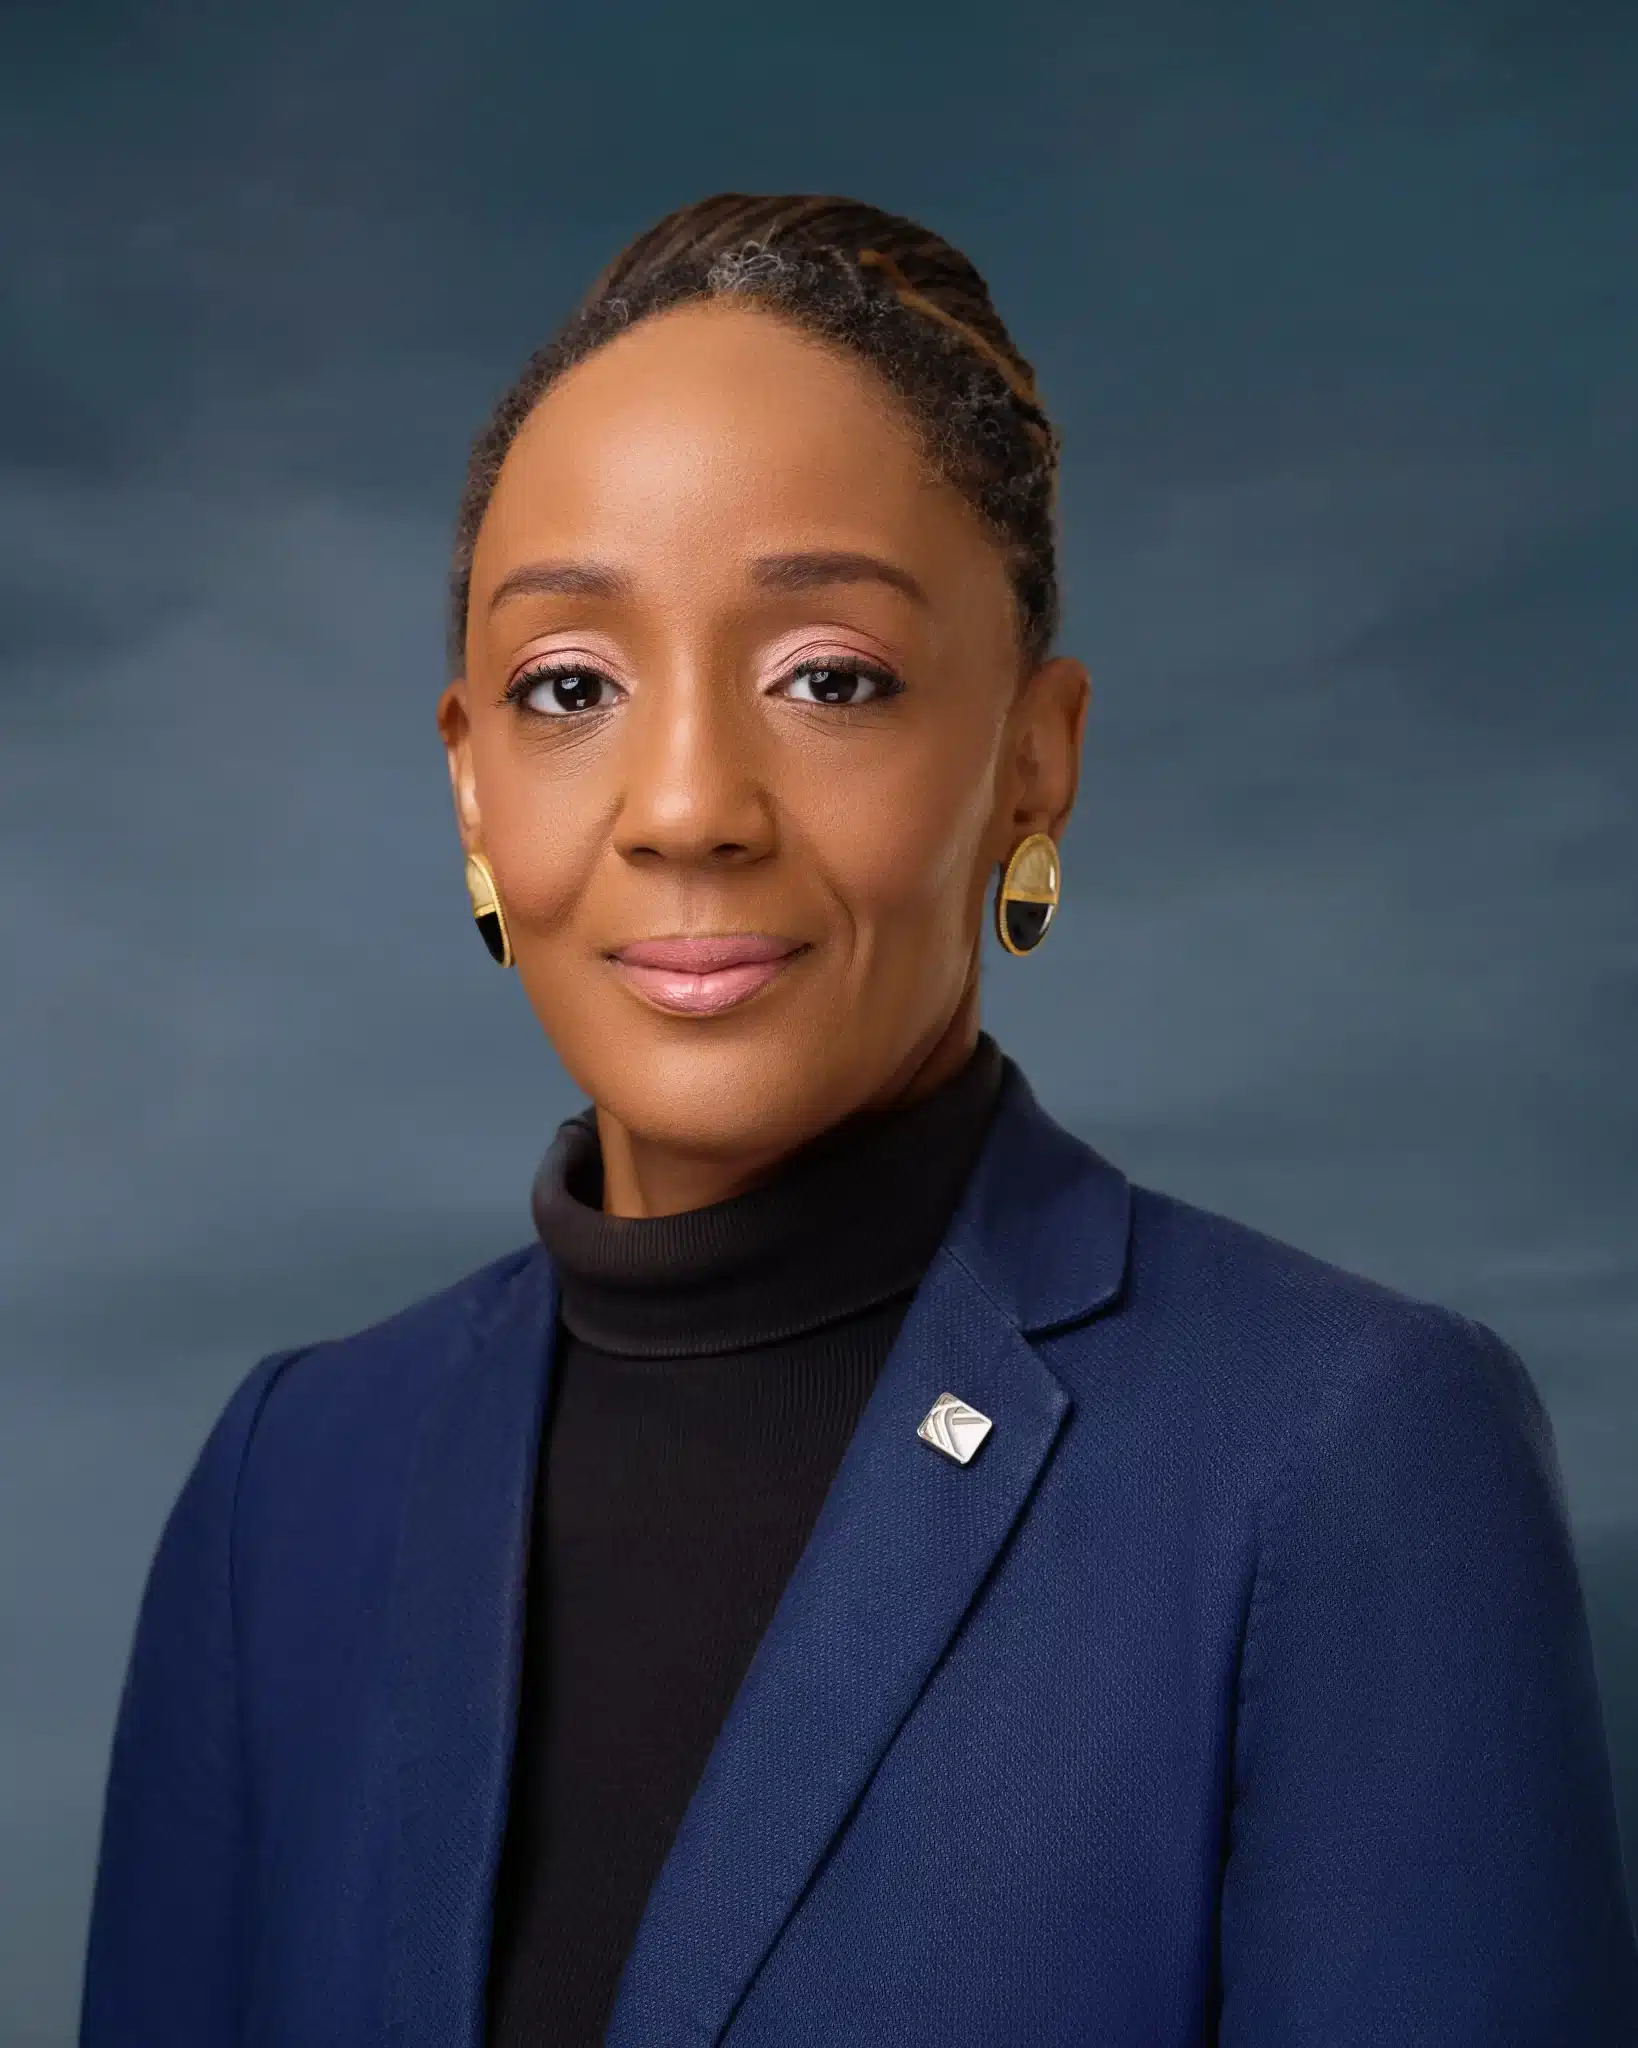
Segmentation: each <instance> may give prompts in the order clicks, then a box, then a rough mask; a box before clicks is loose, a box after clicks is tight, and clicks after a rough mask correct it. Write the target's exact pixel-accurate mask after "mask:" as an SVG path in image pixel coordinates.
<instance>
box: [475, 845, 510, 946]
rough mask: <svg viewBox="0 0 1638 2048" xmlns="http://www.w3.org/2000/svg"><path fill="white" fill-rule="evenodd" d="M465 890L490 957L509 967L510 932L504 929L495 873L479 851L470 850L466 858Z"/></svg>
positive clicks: (504, 918)
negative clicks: (472, 851)
mask: <svg viewBox="0 0 1638 2048" xmlns="http://www.w3.org/2000/svg"><path fill="white" fill-rule="evenodd" d="M466 893H467V895H468V896H469V897H470V898H471V899H472V915H473V917H474V918H476V919H477V924H478V930H479V932H480V933H481V934H482V937H483V942H484V944H485V945H486V946H487V947H488V948H489V957H490V959H491V960H493V961H494V962H495V964H496V965H497V966H499V967H510V966H511V964H512V935H511V933H510V932H508V930H507V929H506V913H505V912H504V911H503V910H502V909H501V902H500V891H499V890H498V889H497V888H496V887H495V877H494V874H493V872H492V871H491V869H490V866H489V863H488V861H486V860H485V859H484V857H483V855H482V854H481V853H469V854H468V855H467V857H466Z"/></svg>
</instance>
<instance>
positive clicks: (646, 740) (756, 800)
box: [614, 673, 775, 866]
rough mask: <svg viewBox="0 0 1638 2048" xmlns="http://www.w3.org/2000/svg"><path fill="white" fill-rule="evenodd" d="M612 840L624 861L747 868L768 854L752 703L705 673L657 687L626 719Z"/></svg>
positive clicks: (768, 816) (770, 832) (762, 768)
mask: <svg viewBox="0 0 1638 2048" xmlns="http://www.w3.org/2000/svg"><path fill="white" fill-rule="evenodd" d="M623 728H624V729H623V733H622V740H623V753H622V759H621V775H622V789H621V801H620V809H619V814H618V817H617V819H616V824H615V832H614V839H615V845H616V847H617V848H618V850H619V852H620V854H621V855H622V856H623V857H624V858H625V859H627V860H633V861H644V860H664V861H673V862H681V863H685V864H690V865H712V866H716V865H733V866H738V865H743V864H747V863H749V862H751V861H754V860H760V859H762V858H763V857H764V856H765V855H766V854H768V853H769V852H770V851H771V850H772V848H773V845H774V837H775V831H774V806H773V803H772V800H771V792H770V790H769V788H768V783H767V747H766V744H765V740H766V735H765V734H764V732H763V730H762V727H761V723H760V721H759V719H758V716H757V706H756V704H755V702H754V700H749V699H747V697H746V696H745V694H744V693H743V692H742V691H740V690H739V689H737V688H736V687H735V686H734V684H733V683H732V682H730V681H729V680H727V679H726V678H722V677H716V676H712V675H710V674H706V673H698V674H684V675H680V676H677V677H674V678H671V679H655V680H652V681H651V682H650V685H649V687H648V688H647V689H646V690H643V691H641V692H639V694H638V696H637V697H636V699H635V700H634V701H633V703H632V705H631V707H630V709H629V711H628V712H627V714H626V717H625V719H624V720H623Z"/></svg>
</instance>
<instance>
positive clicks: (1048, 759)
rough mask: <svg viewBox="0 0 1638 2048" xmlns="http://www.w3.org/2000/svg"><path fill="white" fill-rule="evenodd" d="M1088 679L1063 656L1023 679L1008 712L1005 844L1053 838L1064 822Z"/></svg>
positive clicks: (1076, 769) (1075, 784) (1075, 779)
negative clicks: (1033, 836) (1028, 837)
mask: <svg viewBox="0 0 1638 2048" xmlns="http://www.w3.org/2000/svg"><path fill="white" fill-rule="evenodd" d="M1091 699H1092V678H1091V677H1090V676H1089V675H1088V674H1087V671H1086V668H1085V666H1084V665H1083V664H1082V663H1081V662H1078V661H1074V660H1072V659H1071V658H1070V657H1069V656H1068V655H1056V656H1054V657H1053V659H1052V660H1051V661H1046V662H1043V663H1042V664H1041V666H1040V667H1039V668H1038V669H1036V670H1035V672H1034V674H1033V675H1031V676H1029V677H1027V678H1026V680H1025V681H1024V683H1023V685H1022V687H1021V688H1020V690H1019V693H1018V702H1017V704H1016V705H1015V707H1014V709H1013V714H1012V724H1013V744H1012V758H1011V763H1010V782H1011V790H1010V802H1009V803H1007V804H1004V805H1003V807H1002V812H1003V817H1004V819H1005V823H1006V828H1007V832H1008V835H1009V845H1010V843H1011V841H1012V840H1015V839H1018V838H1022V837H1023V836H1024V835H1025V834H1026V833H1030V832H1047V833H1050V834H1051V836H1052V837H1053V838H1054V839H1057V838H1058V837H1059V836H1060V835H1061V834H1062V832H1063V829H1064V827H1065V826H1066V825H1067V824H1068V823H1069V814H1070V812H1071V811H1072V810H1073V809H1074V807H1075V795H1076V792H1077V790H1078V789H1079V788H1080V780H1081V739H1082V735H1083V734H1084V732H1085V730H1086V712H1087V706H1088V705H1089V704H1090V702H1091Z"/></svg>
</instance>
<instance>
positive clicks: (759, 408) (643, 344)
mask: <svg viewBox="0 0 1638 2048" xmlns="http://www.w3.org/2000/svg"><path fill="white" fill-rule="evenodd" d="M484 528H485V530H484V534H483V535H482V536H481V537H480V544H479V553H480V555H485V554H486V555H488V556H489V557H490V559H491V561H493V560H495V559H496V558H497V557H499V556H501V555H508V554H510V553H511V552H513V551H514V549H515V548H517V547H520V546H523V545H529V546H538V545H540V544H542V542H543V540H544V539H545V538H546V537H547V536H548V535H550V536H552V537H555V538H556V539H558V540H567V539H569V538H571V537H572V538H574V539H576V540H578V541H579V542H581V543H582V544H585V543H596V544H599V545H603V546H607V547H613V546H615V545H616V544H619V543H627V544H635V545H642V544H643V543H644V542H645V541H655V542H660V541H665V540H668V539H669V540H673V541H677V542H679V543H681V542H686V541H692V542H694V543H697V544H699V545H701V546H712V545H716V546H722V547H727V548H729V549H730V550H734V549H735V548H736V543H737V541H738V540H739V539H741V538H744V539H746V540H747V541H749V539H750V538H751V537H753V536H754V538H755V540H756V541H757V543H758V544H762V543H764V542H770V543H772V542H784V541H789V540H794V539H800V538H804V537H806V538H812V537H815V536H821V537H823V538H824V539H826V540H827V541H829V542H830V543H832V544H844V545H845V544H853V545H859V546H868V545H875V546H878V547H884V546H892V547H894V548H896V549H897V551H898V552H899V553H900V554H902V555H909V554H915V555H918V556H920V557H922V558H923V560H924V562H930V559H931V558H932V557H936V556H941V555H944V556H947V555H949V554H951V553H952V551H953V552H954V553H955V554H956V555H958V556H960V557H962V558H963V559H964V563H965V566H966V567H968V568H969V569H970V567H971V559H972V556H973V553H974V550H975V549H977V550H979V551H981V552H984V553H992V554H993V553H994V550H993V548H991V547H990V546H989V543H988V539H987V536H986V535H985V534H984V533H983V530H982V528H981V527H980V525H979V523H978V521H977V517H976V515H975V514H974V513H973V512H972V511H971V509H970V508H969V507H968V506H967V505H966V503H965V501H964V500H963V499H962V498H961V497H960V495H959V494H958V493H957V492H956V491H954V490H953V489H952V488H951V487H950V486H949V485H948V484H946V483H944V482H942V481H941V480H939V479H938V478H937V477H935V476H934V475H933V474H932V473H931V472H930V471H929V469H928V467H927V464H926V461H925V457H924V454H923V450H922V446H921V443H920V441H919V438H918V436H917V433H916V431H915V428H914V426H913V424H912V423H911V421H910V420H909V418H908V416H907V415H906V414H905V413H904V411H903V410H902V409H901V407H900V404H899V402H898V400H897V399H896V398H895V397H894V396H893V394H892V392H891V391H890V390H889V388H888V387H887V385H886V384H885V382H884V381H883V380H882V378H881V377H880V375H879V374H878V373H877V372H876V371H875V370H874V369H872V368H871V367H870V365H868V364H867V363H864V362H862V361H860V360H858V359H857V358H855V357H853V356H851V355H849V354H848V353H846V352H845V350H843V349H841V348H840V347H839V346H832V345H827V344H826V343H824V342H821V341H820V340H818V339H817V338H815V337H813V336H811V335H808V334H806V333H804V332H803V331H802V330H800V329H798V328H796V327H793V326H792V325H791V324H790V323H788V322H786V321H782V320H779V319H777V318H774V317H772V316H770V315H769V314H767V313H765V312H760V311H755V310H751V309H748V308H745V307H741V306H723V305H722V304H720V303H716V304H711V305H706V306H688V307H683V308H679V309H676V310H674V311H671V312H667V313H664V314H660V315H656V316H654V317H652V318H650V319H648V320H645V321H643V322H641V323H640V324H639V325H638V326H637V327H635V328H633V329H632V330H631V331H630V332H629V333H626V334H622V335H620V336H619V337H617V338H616V339H615V340H614V341H612V342H609V343H607V344H606V345H605V346H604V347H602V348H600V349H599V350H597V351H596V352H595V353H594V354H593V355H591V356H589V357H588V358H587V359H586V360H585V361H584V362H582V363H579V364H577V365H576V366H575V367H574V368H573V369H572V370H570V371H568V372H567V373H566V374H565V375H564V376H563V377H562V378H561V379H559V381H558V382H557V383H556V384H555V385H554V386H553V387H552V389H551V390H550V391H548V392H547V394H546V396H545V397H544V398H543V399H542V400H541V402H540V403H539V405H537V406H536V408H535V410H534V412H533V413H532V414H531V415H530V417H529V418H528V420H527V421H526V422H525V423H524V426H523V428H522V430H521V431H520V433H519V434H518V436H517V439H516V440H515V441H514V443H513V445H512V448H511V450H510V451H509V453H508V455H507V457H506V460H505V462H504V464H503V465H502V468H501V472H500V476H499V478H498V480H497V483H496V487H495V491H494V495H493V497H492V499H491V501H490V507H489V513H488V516H487V517H486V519H485V522H484ZM474 566H475V568H476V567H477V566H478V565H477V564H475V565H474Z"/></svg>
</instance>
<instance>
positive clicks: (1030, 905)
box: [995, 832, 1062, 953]
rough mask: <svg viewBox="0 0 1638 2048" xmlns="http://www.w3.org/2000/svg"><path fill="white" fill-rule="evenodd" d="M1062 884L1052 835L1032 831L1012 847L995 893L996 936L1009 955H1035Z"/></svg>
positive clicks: (1054, 907) (1056, 903)
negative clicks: (1010, 856) (1010, 855)
mask: <svg viewBox="0 0 1638 2048" xmlns="http://www.w3.org/2000/svg"><path fill="white" fill-rule="evenodd" d="M1061 881H1062V870H1061V869H1060V867H1059V865H1058V848H1057V846H1056V845H1055V844H1054V842H1053V840H1052V837H1051V835H1050V834H1048V833H1046V832H1032V833H1031V834H1030V835H1029V837H1028V838H1027V839H1022V840H1020V841H1019V843H1018V844H1017V846H1015V847H1014V848H1013V851H1012V858H1011V859H1010V860H1009V861H1008V862H1007V865H1006V870H1005V872H1004V873H1003V874H1002V877H1001V886H1000V887H999V888H998V889H997V890H996V892H995V935H996V937H997V938H998V939H999V940H1000V941H1001V943H1002V945H1003V946H1005V947H1006V949H1007V951H1008V952H1009V953H1033V952H1034V950H1035V948H1036V947H1037V946H1038V945H1039V944H1040V943H1041V941H1042V940H1043V939H1044V938H1045V937H1046V932H1047V926H1048V925H1049V924H1051V922H1052V915H1053V912H1054V911H1055V910H1056V909H1057V908H1058V892H1059V887H1060V884H1061Z"/></svg>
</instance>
